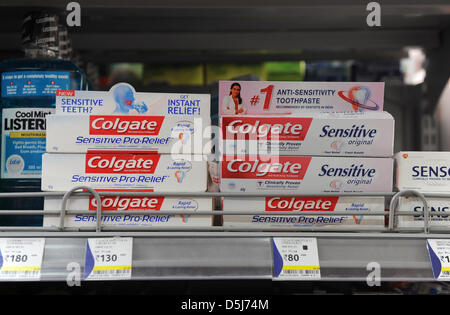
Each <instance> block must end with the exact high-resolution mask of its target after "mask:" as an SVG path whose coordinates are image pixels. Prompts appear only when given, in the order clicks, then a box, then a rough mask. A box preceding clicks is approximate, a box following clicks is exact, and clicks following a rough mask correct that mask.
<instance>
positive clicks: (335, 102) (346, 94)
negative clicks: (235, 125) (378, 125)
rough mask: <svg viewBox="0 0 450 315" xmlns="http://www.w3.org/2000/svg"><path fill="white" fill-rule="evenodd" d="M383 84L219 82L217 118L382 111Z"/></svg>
mask: <svg viewBox="0 0 450 315" xmlns="http://www.w3.org/2000/svg"><path fill="white" fill-rule="evenodd" d="M383 101H384V83H383V82H268V81H219V114H220V115H240V116H242V115H274V114H283V115H287V114H293V115H295V114H303V113H305V112H361V111H382V110H383Z"/></svg>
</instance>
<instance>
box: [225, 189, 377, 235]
mask: <svg viewBox="0 0 450 315" xmlns="http://www.w3.org/2000/svg"><path fill="white" fill-rule="evenodd" d="M223 210H224V212H227V213H233V211H237V210H245V211H255V212H260V211H266V212H274V213H275V212H276V213H280V211H282V212H286V214H289V215H286V216H279V215H277V216H265V215H264V216H263V215H257V214H255V215H247V216H246V215H232V214H231V215H226V214H224V216H223V225H224V226H226V227H244V226H264V227H286V226H291V227H308V226H328V225H333V226H348V225H364V226H367V225H370V226H384V217H383V216H364V213H368V212H375V211H384V197H360V198H355V197H337V196H329V197H328V196H327V197H259V198H249V197H242V198H241V197H232V198H229V197H224V198H223ZM302 211H327V212H330V213H331V212H334V211H339V212H342V211H352V212H357V214H355V215H336V216H330V215H318V216H311V215H309V216H308V215H302ZM294 213H295V215H292V214H294Z"/></svg>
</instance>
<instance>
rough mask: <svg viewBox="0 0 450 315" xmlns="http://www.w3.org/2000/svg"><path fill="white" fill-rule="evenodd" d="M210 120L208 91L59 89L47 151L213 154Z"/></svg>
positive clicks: (122, 86)
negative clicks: (139, 91) (138, 91)
mask: <svg viewBox="0 0 450 315" xmlns="http://www.w3.org/2000/svg"><path fill="white" fill-rule="evenodd" d="M210 125H211V118H210V95H209V94H178V93H137V92H135V90H134V88H133V87H132V86H131V85H129V84H126V83H119V84H116V85H114V86H113V87H112V88H111V90H110V91H108V92H97V91H63V90H60V91H58V92H57V96H56V115H50V116H49V117H48V119H47V152H50V153H86V152H88V151H89V150H99V149H101V150H113V151H115V150H128V151H129V150H149V151H153V152H157V153H175V154H208V153H210V151H211V129H210ZM61 130H64V132H61Z"/></svg>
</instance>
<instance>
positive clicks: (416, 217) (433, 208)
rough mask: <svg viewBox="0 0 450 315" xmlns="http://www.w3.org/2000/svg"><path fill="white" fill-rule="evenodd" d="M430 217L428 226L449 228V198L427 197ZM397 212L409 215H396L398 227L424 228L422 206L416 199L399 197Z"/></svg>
mask: <svg viewBox="0 0 450 315" xmlns="http://www.w3.org/2000/svg"><path fill="white" fill-rule="evenodd" d="M427 203H428V209H429V211H430V214H433V215H430V216H429V217H428V218H429V221H428V224H429V226H444V227H450V198H434V197H433V198H430V197H427ZM397 209H398V210H399V211H408V212H410V213H411V214H410V215H398V216H397V217H396V223H397V226H398V227H402V228H408V227H422V228H423V227H424V216H423V215H424V211H423V210H424V205H423V202H422V200H421V199H420V198H417V197H400V198H399V202H398V208H397Z"/></svg>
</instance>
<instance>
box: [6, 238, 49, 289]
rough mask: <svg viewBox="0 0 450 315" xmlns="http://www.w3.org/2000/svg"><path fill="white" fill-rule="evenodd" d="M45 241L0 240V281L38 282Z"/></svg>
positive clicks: (34, 239) (32, 239) (26, 239)
mask: <svg viewBox="0 0 450 315" xmlns="http://www.w3.org/2000/svg"><path fill="white" fill-rule="evenodd" d="M44 245H45V239H43V238H38V239H36V238H22V239H18V238H5V239H0V279H1V280H20V281H22V280H39V279H40V277H41V265H42V257H43V255H44Z"/></svg>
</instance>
